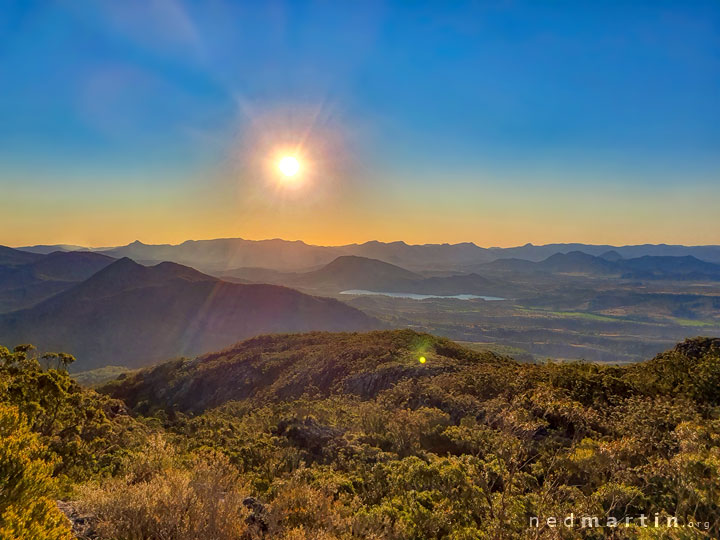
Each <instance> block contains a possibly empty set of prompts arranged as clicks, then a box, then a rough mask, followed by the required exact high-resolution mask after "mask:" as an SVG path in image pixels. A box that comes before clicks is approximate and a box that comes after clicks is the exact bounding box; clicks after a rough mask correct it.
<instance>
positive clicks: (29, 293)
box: [0, 246, 115, 313]
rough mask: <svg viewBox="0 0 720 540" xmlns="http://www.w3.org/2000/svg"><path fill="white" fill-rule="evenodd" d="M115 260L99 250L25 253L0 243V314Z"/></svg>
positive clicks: (59, 289)
mask: <svg viewBox="0 0 720 540" xmlns="http://www.w3.org/2000/svg"><path fill="white" fill-rule="evenodd" d="M114 260H115V259H113V258H112V257H108V256H107V255H103V254H101V253H92V252H83V251H77V252H62V251H55V252H53V253H50V254H48V255H41V254H35V253H26V252H24V251H18V250H13V249H10V248H5V247H2V246H0V313H3V312H7V311H14V310H16V309H22V308H26V307H30V306H32V305H34V304H37V303H38V302H41V301H42V300H45V299H47V298H50V297H51V296H53V295H55V294H58V293H60V292H62V291H64V290H66V289H68V288H70V287H72V286H73V285H76V284H77V283H80V282H81V281H83V280H85V279H87V278H89V277H90V276H92V275H93V274H95V273H96V272H98V271H100V270H102V269H103V268H105V267H106V266H108V265H109V264H111V263H112V262H113V261H114Z"/></svg>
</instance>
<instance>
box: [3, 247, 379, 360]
mask: <svg viewBox="0 0 720 540" xmlns="http://www.w3.org/2000/svg"><path fill="white" fill-rule="evenodd" d="M380 326H381V325H380V323H379V322H378V321H376V320H374V319H372V318H371V317H369V316H367V315H365V314H364V313H362V312H361V311H359V310H357V309H355V308H352V307H350V306H347V305H346V304H343V303H341V302H339V301H337V300H333V299H329V298H319V297H314V296H310V295H306V294H303V293H300V292H298V291H295V290H292V289H288V288H285V287H280V286H275V285H242V284H236V283H229V282H225V281H222V280H220V279H217V278H214V277H211V276H209V275H206V274H203V273H201V272H199V271H197V270H194V269H192V268H189V267H186V266H182V265H179V264H176V263H171V262H164V263H160V264H158V265H156V266H152V267H146V266H142V265H140V264H138V263H136V262H134V261H132V260H130V259H128V258H122V259H119V260H117V261H115V262H113V263H112V264H110V265H108V266H106V267H105V268H103V269H102V270H100V271H99V272H97V273H95V274H94V275H92V276H91V277H90V278H89V279H87V280H85V281H83V282H81V283H80V284H77V285H75V286H73V287H71V288H69V289H67V290H65V291H64V292H61V293H59V294H56V295H55V296H53V297H51V298H49V299H47V300H44V301H42V302H40V303H39V304H37V305H35V306H33V307H31V308H28V309H24V310H20V311H14V312H12V313H6V314H3V315H0V343H8V344H17V343H25V342H32V343H34V344H35V345H37V346H38V347H39V348H40V350H43V351H47V350H62V351H66V352H69V353H71V354H73V355H75V356H76V357H78V362H77V365H76V366H75V367H76V368H78V369H91V368H94V367H100V366H103V365H108V364H120V365H123V366H128V367H138V366H142V365H148V364H150V363H152V362H154V361H157V360H160V359H163V358H169V357H174V356H180V355H190V356H192V355H196V354H199V353H201V352H205V351H208V350H213V349H217V348H220V347H226V346H228V345H230V344H232V343H234V342H235V341H238V340H240V339H243V338H246V337H250V336H253V335H257V334H262V333H273V332H304V331H311V330H336V331H343V330H366V329H371V328H378V327H380Z"/></svg>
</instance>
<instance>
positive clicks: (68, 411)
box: [0, 330, 720, 540]
mask: <svg viewBox="0 0 720 540" xmlns="http://www.w3.org/2000/svg"><path fill="white" fill-rule="evenodd" d="M421 357H423V358H425V359H426V361H425V362H424V363H420V362H419V359H420V358H421ZM0 360H1V362H2V366H1V367H0V431H1V432H2V433H1V435H2V446H0V486H3V488H2V489H0V537H2V538H21V539H43V538H46V539H60V538H62V539H65V538H72V537H73V535H75V536H78V535H79V536H80V537H85V538H105V539H117V538H122V539H134V538H153V539H155V538H157V539H160V538H162V539H200V538H217V539H226V538H227V539H230V538H245V539H259V538H280V539H328V540H330V539H360V538H376V539H398V540H399V539H418V540H420V539H423V540H425V539H453V540H460V539H492V540H497V539H515V538H521V539H531V538H597V539H601V538H716V537H717V536H718V533H719V532H720V482H719V481H718V478H720V339H709V338H697V339H694V340H688V341H686V342H684V343H682V344H680V345H678V346H677V347H675V348H674V349H672V350H670V351H668V352H666V353H664V354H661V355H659V356H657V357H656V358H654V359H653V360H650V361H648V362H644V363H642V364H637V365H631V366H626V367H613V366H599V365H594V364H581V363H571V364H554V363H548V364H520V363H516V362H514V361H512V360H510V359H508V358H505V357H502V356H499V355H496V354H493V353H489V352H474V351H471V350H468V349H465V348H463V347H460V346H458V345H456V344H454V343H452V342H450V341H448V340H445V339H440V338H435V337H433V336H430V335H427V334H418V333H415V332H412V331H407V330H405V331H393V332H372V333H368V334H328V333H311V334H300V335H278V336H262V337H259V338H254V339H251V340H248V341H245V342H243V343H240V344H238V345H236V346H234V347H233V348H230V349H227V350H225V351H221V352H218V353H214V354H210V355H206V356H204V357H200V358H198V359H195V360H177V361H172V362H168V363H165V364H161V365H159V366H156V367H154V368H151V369H147V370H143V371H140V372H135V373H132V374H127V375H124V376H121V378H120V379H118V380H116V381H114V382H112V383H110V384H108V385H106V386H105V387H102V388H100V390H99V392H96V391H93V390H89V389H85V388H83V387H81V386H80V385H78V384H77V383H76V382H74V381H73V380H71V379H70V377H69V376H68V374H67V372H66V366H67V364H68V363H69V362H70V361H72V357H68V356H65V355H46V356H44V357H39V358H38V357H37V356H36V355H35V353H34V351H33V350H32V349H31V348H30V347H28V346H22V347H17V348H16V349H15V350H13V351H10V350H8V349H3V348H0ZM57 499H60V500H61V501H62V502H61V503H60V505H59V506H60V507H61V508H62V510H63V511H64V512H65V513H66V514H68V515H70V516H72V517H73V518H74V519H73V521H74V523H73V527H74V530H73V531H72V532H71V529H70V524H69V522H68V521H66V520H65V518H64V517H63V515H62V514H61V512H60V510H59V509H58V505H57V504H55V501H56V500H57ZM571 513H572V514H574V515H575V516H598V517H600V521H601V522H602V523H603V524H604V523H606V518H607V517H612V518H615V519H617V520H618V521H621V522H624V520H625V519H626V518H628V517H633V521H631V522H630V526H628V527H625V526H621V527H618V528H585V529H579V528H577V525H578V524H577V523H576V527H575V528H565V527H555V528H551V527H549V526H548V525H547V521H546V519H547V518H548V517H553V516H555V517H560V518H562V517H564V516H568V515H570V514H571ZM643 514H644V515H646V516H655V515H656V514H657V515H658V516H659V517H660V518H661V523H664V522H665V521H664V520H665V518H666V517H667V516H672V517H676V518H677V519H678V522H679V524H680V525H681V526H680V527H677V528H670V529H668V528H664V527H661V528H657V529H656V528H653V527H645V528H643V527H640V526H639V525H638V523H637V517H638V516H640V515H643ZM533 517H538V518H539V519H538V523H539V526H538V527H534V526H530V524H531V520H532V518H533ZM690 522H692V523H693V524H695V525H696V526H694V527H689V526H687V524H689V523H690Z"/></svg>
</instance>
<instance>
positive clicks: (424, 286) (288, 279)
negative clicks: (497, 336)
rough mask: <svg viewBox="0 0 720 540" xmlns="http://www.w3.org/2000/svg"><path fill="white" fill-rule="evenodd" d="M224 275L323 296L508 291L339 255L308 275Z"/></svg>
mask: <svg viewBox="0 0 720 540" xmlns="http://www.w3.org/2000/svg"><path fill="white" fill-rule="evenodd" d="M227 276H233V277H235V278H237V279H240V280H242V281H246V280H249V281H251V282H256V283H274V284H278V285H285V286H288V287H294V288H300V289H305V290H313V291H319V292H321V293H326V294H327V293H338V292H342V291H345V290H352V289H359V290H367V291H374V292H395V293H413V294H431V295H439V296H452V295H456V294H476V295H482V296H493V295H496V294H506V292H507V291H508V290H509V289H510V287H509V286H508V285H507V284H505V283H501V282H499V281H498V280H492V279H488V278H486V277H483V276H480V275H477V274H473V273H471V274H462V275H459V274H455V275H452V274H451V275H448V276H435V277H425V276H423V275H421V274H417V273H415V272H411V271H409V270H406V269H405V268H401V267H399V266H396V265H394V264H390V263H386V262H383V261H380V260H377V259H369V258H367V257H359V256H356V255H343V256H341V257H338V258H337V259H335V260H334V261H332V262H330V263H329V264H327V265H325V266H323V267H322V268H320V269H318V270H314V271H311V272H304V273H282V272H277V271H274V270H264V271H263V270H261V269H257V268H250V269H236V270H235V271H230V272H228V273H227ZM514 288H515V289H517V287H514Z"/></svg>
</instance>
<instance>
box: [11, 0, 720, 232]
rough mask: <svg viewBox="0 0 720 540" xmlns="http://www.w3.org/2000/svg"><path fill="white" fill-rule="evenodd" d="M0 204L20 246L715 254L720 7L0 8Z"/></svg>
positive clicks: (210, 1)
mask: <svg viewBox="0 0 720 540" xmlns="http://www.w3.org/2000/svg"><path fill="white" fill-rule="evenodd" d="M285 154H288V155H290V154H291V155H294V156H296V157H297V158H298V160H299V161H300V164H301V169H300V172H299V174H298V175H297V177H294V178H292V179H291V180H290V181H286V180H285V179H284V178H283V177H282V175H281V174H280V172H279V171H278V170H277V167H276V166H275V165H276V161H277V159H279V158H280V157H282V155H285ZM0 204H1V206H0V244H6V245H15V246H17V245H26V244H36V243H75V244H82V245H94V246H103V245H116V244H124V243H128V242H130V241H133V240H135V239H140V240H142V241H145V242H149V243H159V242H170V243H175V242H181V241H183V240H186V239H202V238H213V237H236V236H239V237H244V238H250V239H261V238H273V237H282V238H286V239H302V240H305V241H307V242H310V243H316V244H342V243H349V242H361V241H365V240H371V239H377V240H384V241H391V240H405V241H408V242H412V243H426V242H459V241H474V242H476V243H478V244H479V245H483V246H493V245H500V246H508V245H517V244H524V243H526V242H533V243H536V244H538V243H550V242H566V241H578V242H587V243H612V244H630V243H644V242H651V243H661V242H666V243H684V244H709V243H715V244H720V3H718V2H717V1H709V2H694V1H692V0H685V1H678V2H666V1H662V0H653V1H648V2H633V1H631V0H626V1H612V0H609V1H606V2H597V1H589V0H588V1H582V0H573V1H567V2H565V1H552V2H550V1H547V2H544V1H525V2H523V1H510V0H508V1H499V2H483V1H479V2H459V1H458V2H446V1H437V2H407V1H402V2H401V1H398V2H389V1H388V2H372V1H369V0H367V1H366V0H364V1H362V2H332V1H326V2H291V1H287V2H274V1H272V0H270V1H267V2H259V1H247V2H242V1H229V0H227V1H224V0H207V1H197V2H183V1H180V0H137V1H136V0H122V1H110V0H108V1H102V0H87V1H82V0H66V1H61V0H58V1H38V2H35V1H31V0H17V1H9V2H8V1H7V0H0Z"/></svg>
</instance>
